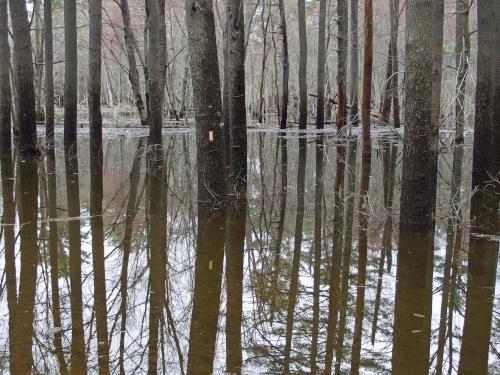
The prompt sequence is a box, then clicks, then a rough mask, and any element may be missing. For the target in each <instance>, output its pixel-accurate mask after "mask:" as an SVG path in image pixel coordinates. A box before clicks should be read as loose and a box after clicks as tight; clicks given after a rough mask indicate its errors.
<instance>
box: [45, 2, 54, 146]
mask: <svg viewBox="0 0 500 375" xmlns="http://www.w3.org/2000/svg"><path fill="white" fill-rule="evenodd" d="M43 18H44V21H43V22H44V25H45V34H44V36H45V55H44V57H45V140H46V144H47V148H53V147H54V43H53V32H52V0H44V5H43Z"/></svg>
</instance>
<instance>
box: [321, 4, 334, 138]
mask: <svg viewBox="0 0 500 375" xmlns="http://www.w3.org/2000/svg"><path fill="white" fill-rule="evenodd" d="M326 2H327V0H320V2H319V25H318V91H317V95H318V97H317V107H316V129H323V128H324V127H325V63H326V30H325V29H326ZM339 38H340V37H339Z"/></svg>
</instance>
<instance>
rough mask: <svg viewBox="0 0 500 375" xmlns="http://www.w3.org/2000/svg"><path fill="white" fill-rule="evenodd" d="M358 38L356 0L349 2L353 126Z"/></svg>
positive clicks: (357, 67)
mask: <svg viewBox="0 0 500 375" xmlns="http://www.w3.org/2000/svg"><path fill="white" fill-rule="evenodd" d="M358 49H359V37H358V0H351V79H350V80H351V93H350V96H351V97H350V102H351V113H350V120H351V123H352V125H353V126H357V125H358V122H359V117H358V116H359V114H358V101H359V97H358V96H359V95H358V87H359V84H358V80H359V78H358V77H359V52H358Z"/></svg>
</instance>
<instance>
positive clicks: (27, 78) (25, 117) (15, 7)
mask: <svg viewBox="0 0 500 375" xmlns="http://www.w3.org/2000/svg"><path fill="white" fill-rule="evenodd" d="M9 11H10V20H11V23H12V34H13V39H14V75H15V77H14V78H15V79H14V81H15V82H16V91H17V102H16V111H15V112H16V114H17V127H18V130H19V142H18V148H19V152H20V154H35V151H36V139H37V136H36V109H35V87H34V85H33V78H34V74H33V57H32V53H31V37H30V24H29V21H28V11H27V9H26V3H25V2H24V1H22V0H9ZM75 48H76V43H75Z"/></svg>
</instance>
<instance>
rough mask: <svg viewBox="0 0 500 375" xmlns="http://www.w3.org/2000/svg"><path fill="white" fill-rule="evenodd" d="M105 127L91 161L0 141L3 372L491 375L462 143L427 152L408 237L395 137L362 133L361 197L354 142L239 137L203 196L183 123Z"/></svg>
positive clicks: (486, 205) (488, 235)
mask: <svg viewBox="0 0 500 375" xmlns="http://www.w3.org/2000/svg"><path fill="white" fill-rule="evenodd" d="M104 135H105V136H104V141H103V147H102V150H103V158H102V161H101V160H100V159H95V160H93V161H92V160H91V158H90V157H89V155H88V154H87V152H80V153H77V150H76V148H66V150H65V149H64V148H63V147H62V146H59V145H60V144H61V143H62V139H60V138H58V136H56V142H55V144H56V147H55V149H49V150H47V154H46V155H45V157H44V158H43V159H41V160H38V159H29V158H28V159H27V158H23V157H20V156H17V155H16V150H15V148H8V147H7V148H6V147H3V149H2V150H1V151H2V152H1V156H2V157H1V165H0V167H1V177H2V185H1V186H2V205H1V207H2V237H1V250H2V253H1V254H2V262H1V267H2V275H3V276H2V278H1V280H2V289H1V292H2V293H1V295H0V296H1V300H0V303H1V306H2V308H3V311H4V314H2V316H3V318H2V320H1V321H2V322H3V323H4V324H3V325H2V326H1V327H2V328H1V330H2V335H0V342H1V344H2V349H3V357H4V358H5V360H4V361H1V362H0V366H1V371H3V372H7V371H9V369H10V372H11V373H30V372H31V373H62V374H64V373H68V372H71V373H76V372H80V373H84V372H85V371H87V372H88V373H98V372H99V369H100V368H102V369H105V368H106V367H107V366H106V365H105V364H103V363H102V361H103V360H104V359H103V358H105V361H106V363H107V365H108V366H109V371H110V373H112V374H115V373H120V374H128V373H146V372H149V373H168V374H185V373H187V374H196V375H198V374H212V373H214V374H223V373H225V372H229V373H240V374H246V373H251V374H252V373H256V374H258V373H317V374H320V373H323V372H324V370H325V365H326V366H327V371H330V373H335V374H343V373H348V372H351V370H352V371H354V372H356V368H358V366H359V373H361V374H372V373H373V374H375V373H389V372H392V373H394V374H403V373H404V374H427V373H430V372H434V371H437V372H438V373H441V374H442V373H450V374H455V373H460V374H486V373H487V371H490V373H494V372H495V371H497V370H498V369H499V367H500V361H499V359H498V352H497V351H496V350H497V349H496V346H495V343H497V342H498V340H499V337H500V332H499V331H498V326H499V325H498V314H497V313H496V311H497V310H498V299H495V294H494V290H495V286H496V283H497V272H498V271H497V262H498V242H495V240H494V239H495V231H494V229H491V228H490V227H488V225H489V224H488V223H489V222H490V221H491V218H490V216H489V215H492V216H494V214H495V213H494V212H493V211H494V210H492V209H491V207H492V205H491V204H490V203H491V202H489V201H488V199H490V198H489V197H491V196H492V193H491V191H490V192H488V191H483V193H481V194H477V195H476V196H475V198H474V199H473V200H472V202H471V203H470V204H469V202H470V198H469V197H470V192H469V190H470V189H469V185H468V183H467V181H468V180H469V178H468V177H467V176H470V169H469V168H470V160H471V149H470V147H467V144H468V143H466V146H465V147H449V148H443V152H442V153H441V155H440V162H439V172H440V177H439V180H438V198H437V202H438V204H437V208H436V225H435V227H426V228H423V227H411V226H401V227H400V225H399V194H400V175H401V150H402V148H401V147H400V145H399V144H398V142H397V141H396V140H391V139H381V140H380V141H379V142H374V143H373V148H372V153H371V154H372V161H371V171H368V176H370V185H369V189H368V188H366V187H365V188H364V190H363V189H362V188H361V187H360V186H359V183H360V181H361V172H362V171H364V170H365V171H366V168H362V163H361V155H362V150H361V145H360V144H358V143H357V142H355V140H340V141H339V140H338V139H336V138H332V137H329V136H320V137H317V135H316V134H313V133H307V134H306V135H304V136H299V135H297V134H296V133H283V134H280V133H274V132H250V133H249V138H248V159H247V160H248V178H247V179H246V181H244V182H245V183H244V185H245V186H244V187H243V185H241V184H240V185H238V187H237V189H234V190H231V191H232V192H235V194H228V198H227V199H226V201H225V202H224V204H222V205H220V206H218V207H214V206H213V205H212V204H209V203H207V200H205V199H200V198H199V197H200V196H199V194H198V189H199V187H198V186H200V185H197V184H196V176H197V171H196V168H195V165H196V159H195V157H196V151H195V144H194V136H193V134H192V133H190V132H184V131H178V132H169V133H167V134H166V135H164V137H163V139H162V140H161V141H160V142H157V144H156V145H152V144H151V143H150V142H149V140H148V139H147V138H145V137H140V136H134V133H130V136H126V137H116V136H115V135H114V134H112V133H110V134H106V132H105V134H104ZM88 142H89V140H88V137H86V136H85V135H81V137H80V139H79V145H78V149H79V150H87V149H88V146H89V145H88ZM442 142H443V143H444V144H445V145H447V144H448V143H449V140H448V139H442ZM160 143H161V145H162V146H161V147H160V146H159V145H160ZM63 156H66V157H65V158H64V157H63ZM208 172H209V171H208V170H205V173H208ZM91 176H92V181H97V182H99V181H100V178H99V177H100V176H102V192H101V187H100V185H99V184H97V185H96V184H95V183H91ZM39 181H40V183H38V182H39ZM240 183H241V181H240ZM201 186H202V188H203V185H201ZM209 192H210V189H207V190H206V191H205V192H204V193H209ZM362 194H366V198H363V200H362V201H360V199H362V198H361V197H360V195H362ZM488 194H489V195H488ZM197 197H198V198H197ZM202 198H203V197H202ZM101 201H102V205H99V202H101ZM469 206H470V207H471V218H472V220H471V221H470V222H469V221H468V219H466V218H468V217H469ZM360 207H361V208H362V209H364V210H366V211H365V213H363V212H360V211H359V208H360ZM360 225H361V226H362V228H360ZM490 226H491V225H490ZM360 235H361V236H360ZM364 236H366V237H365V238H364ZM463 237H466V238H469V237H470V240H468V241H464V240H463ZM395 251H396V252H395ZM393 253H394V254H397V256H395V257H394V260H392V255H393ZM106 331H107V332H106ZM106 339H107V343H106ZM353 343H354V345H353ZM108 350H109V359H108V358H106V354H107V352H108ZM99 356H101V364H100V365H99ZM103 356H104V357H103ZM328 369H331V370H328Z"/></svg>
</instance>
